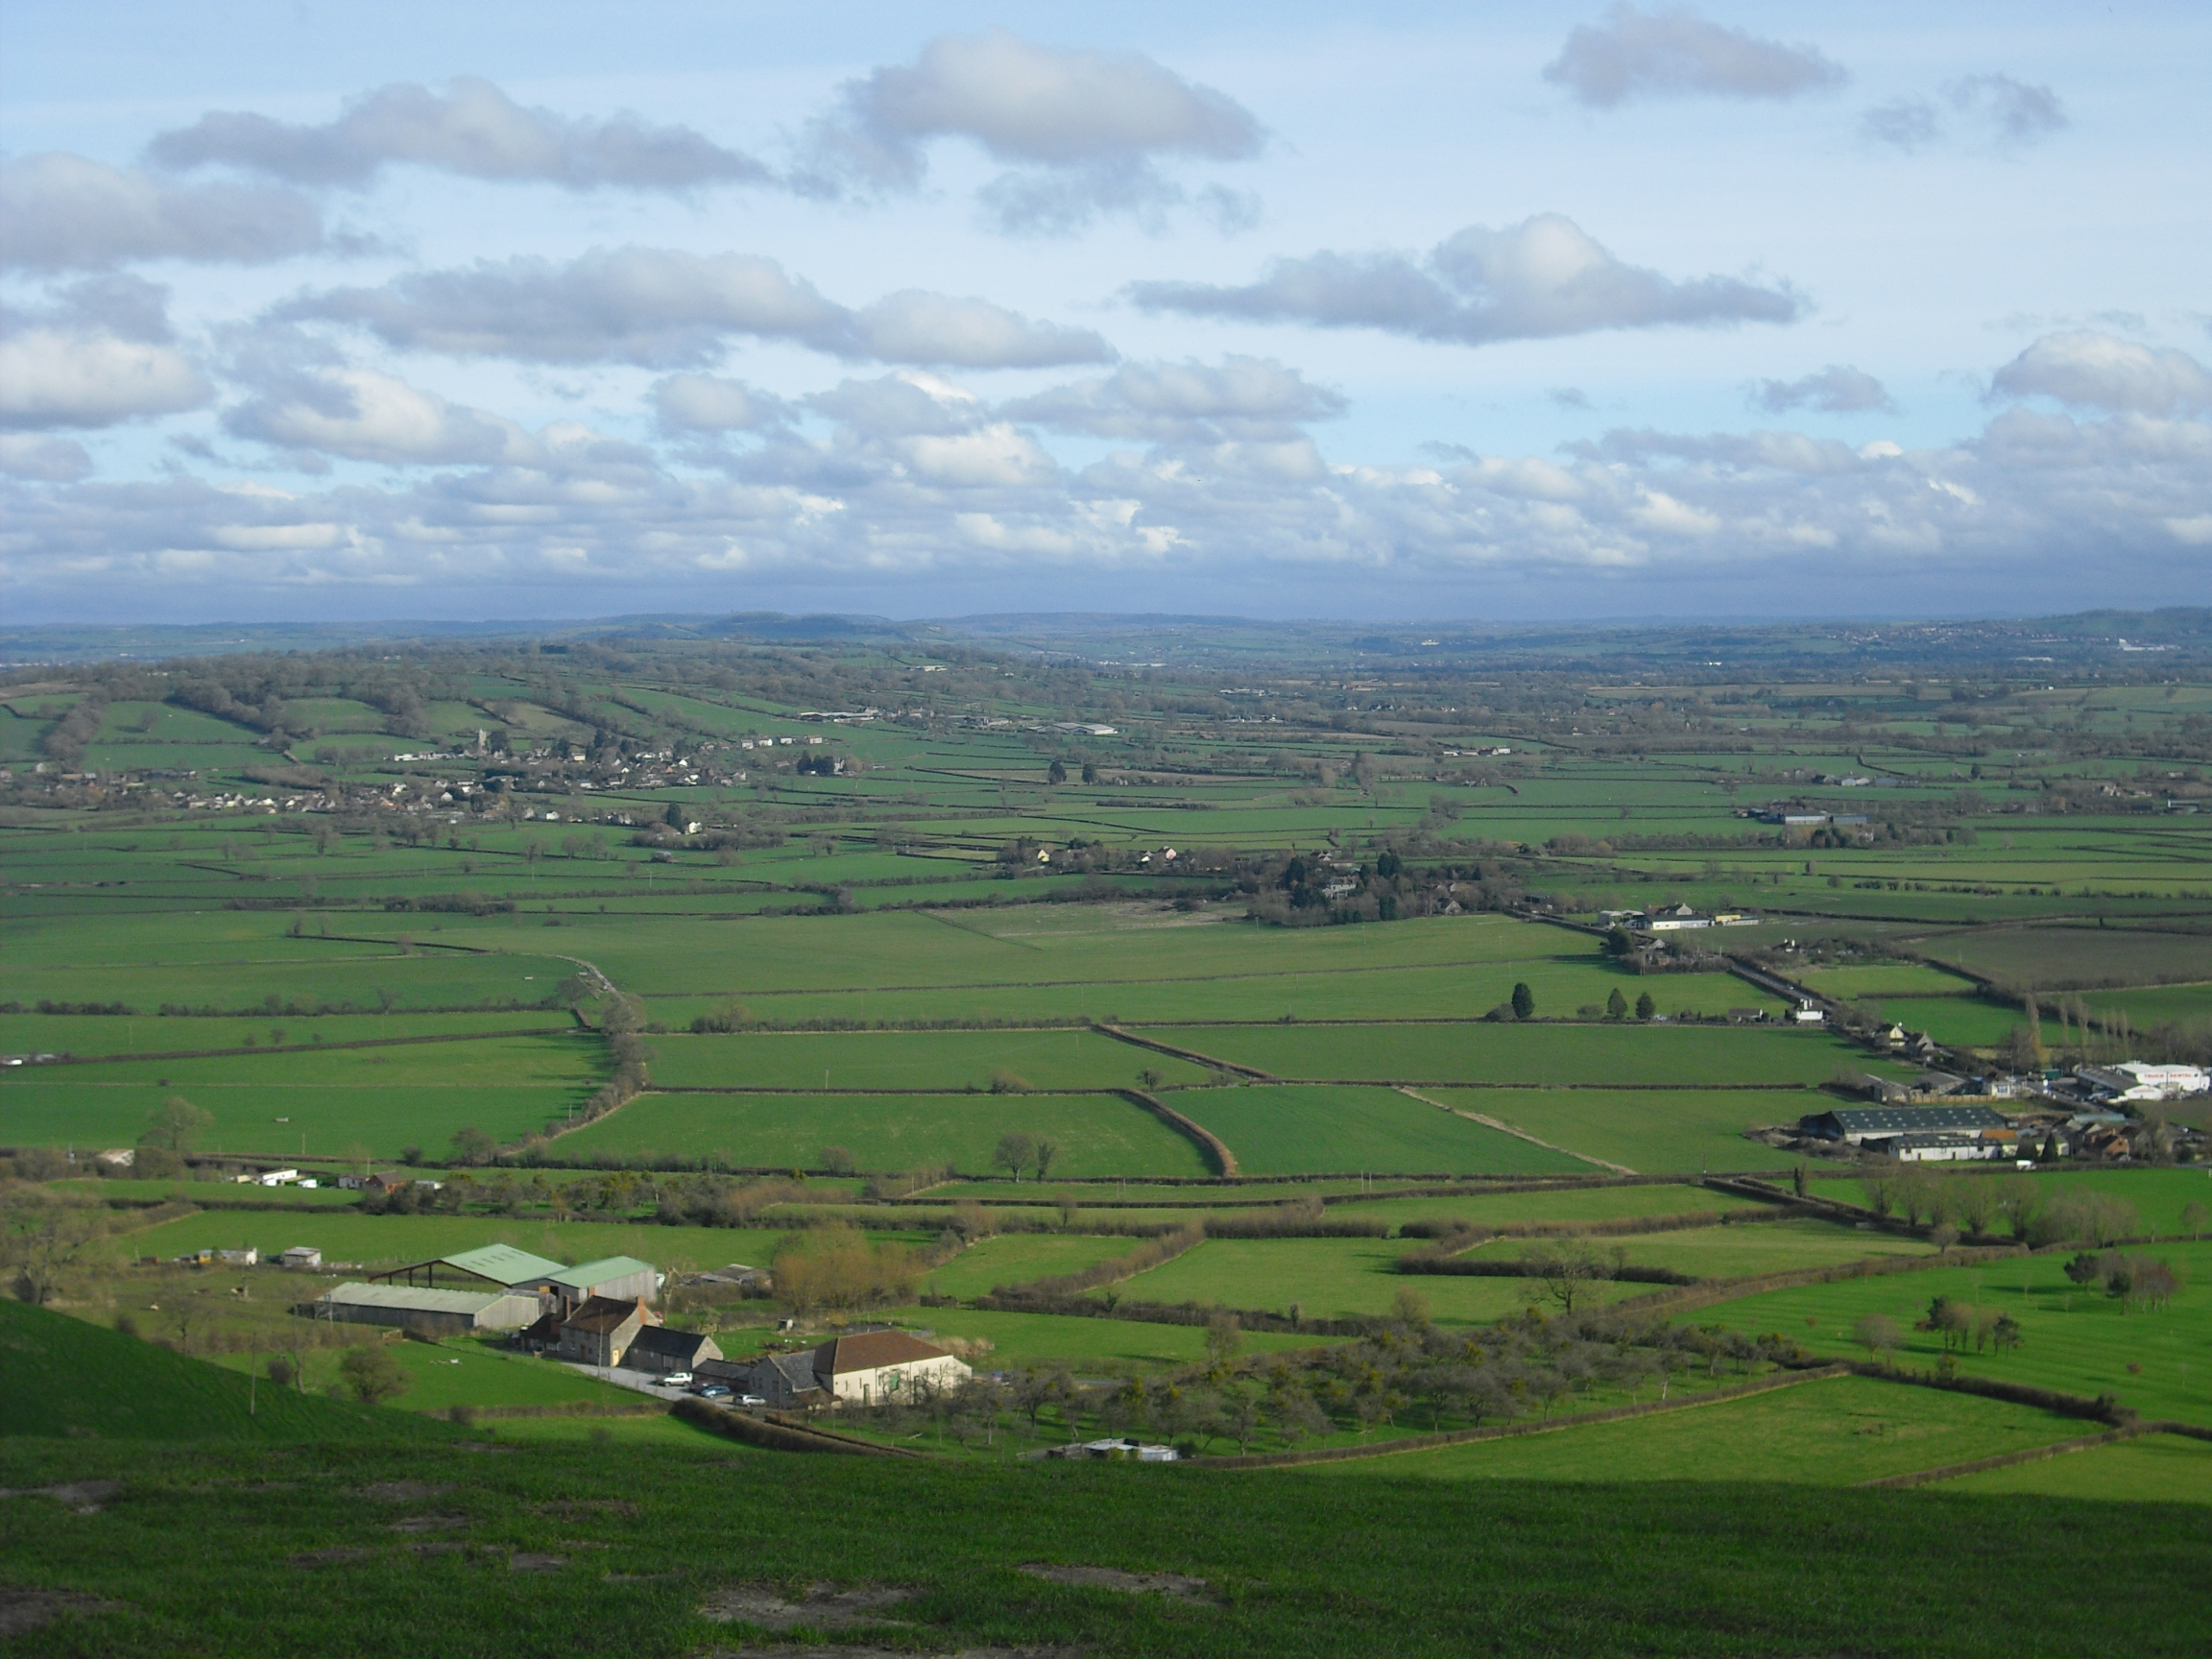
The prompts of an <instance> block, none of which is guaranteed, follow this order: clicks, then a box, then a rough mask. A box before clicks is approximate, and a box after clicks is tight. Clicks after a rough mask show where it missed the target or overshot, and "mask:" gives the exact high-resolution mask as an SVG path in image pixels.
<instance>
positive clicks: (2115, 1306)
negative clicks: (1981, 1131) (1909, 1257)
mask: <svg viewBox="0 0 2212 1659" xmlns="http://www.w3.org/2000/svg"><path fill="white" fill-rule="evenodd" d="M2141 1253H2142V1254H2145V1255H2150V1256H2153V1257H2163V1258H2165V1259H2167V1260H2169V1261H2171V1262H2175V1263H2176V1265H2177V1266H2179V1267H2180V1268H2181V1269H2182V1271H2183V1272H2184V1273H2185V1275H2186V1276H2187V1278H2188V1280H2189V1285H2188V1287H2187V1288H2186V1289H2184V1290H2183V1291H2182V1292H2181V1293H2180V1294H2179V1295H2178V1296H2176V1298H2175V1299H2174V1301H2173V1304H2172V1305H2171V1306H2170V1307H2169V1308H2167V1309H2165V1310H2157V1311H2141V1312H2129V1311H2128V1310H2126V1308H2125V1307H2124V1305H2123V1304H2122V1303H2120V1302H2118V1301H2115V1300H2113V1299H2111V1298H2109V1297H2107V1296H2105V1295H2104V1294H2103V1293H2102V1292H2100V1291H2098V1290H2095V1289H2087V1290H2084V1289H2080V1288H2077V1287H2076V1286H2073V1285H2072V1284H2070V1283H2068V1281H2067V1279H2066V1277H2065V1274H2064V1273H2063V1272H2062V1271H2061V1269H2062V1268H2063V1266H2064V1264H2065V1262H2066V1257H2065V1256H2064V1255H2063V1254H2053V1255H2043V1256H2032V1257H2025V1258H2022V1259H2020V1260H2018V1261H2016V1262H2001V1263H1998V1264H1996V1265H1993V1266H1986V1267H1948V1268H1945V1267H1936V1268H1929V1269H1927V1270H1926V1271H1923V1272H1916V1273H1906V1274H1898V1275H1893V1276H1889V1277H1885V1278H1873V1279H1853V1280H1843V1281H1840V1282H1838V1283H1836V1284H1830V1285H1815V1286H1805V1287H1804V1288H1802V1289H1795V1290H1771V1291H1767V1292H1766V1293H1765V1294H1763V1295H1757V1296H1746V1297H1743V1298H1742V1299H1740V1300H1737V1301H1732V1302H1723V1303H1720V1304H1719V1305H1717V1306H1715V1307H1711V1308H1707V1309H1704V1310H1701V1311H1699V1312H1697V1313H1695V1314H1691V1315H1687V1316H1686V1317H1688V1318H1690V1319H1691V1320H1693V1321H1694V1322H1695V1323H1697V1324H1708V1323H1711V1322H1713V1321H1716V1320H1718V1321H1720V1322H1721V1323H1724V1324H1726V1325H1727V1326H1729V1327H1730V1328H1732V1329H1734V1330H1738V1331H1747V1332H1759V1331H1787V1332H1789V1333H1790V1334H1791V1335H1793V1336H1795V1337H1796V1338H1797V1339H1798V1340H1799V1341H1800V1342H1802V1343H1803V1344H1804V1345H1805V1346H1806V1347H1807V1348H1808V1349H1811V1350H1813V1351H1814V1352H1815V1353H1820V1354H1828V1355H1834V1356H1837V1357H1839V1358H1842V1357H1851V1358H1864V1353H1863V1350H1860V1349H1858V1348H1856V1347H1855V1346H1854V1343H1853V1338H1852V1331H1853V1329H1854V1327H1855V1326H1856V1324H1857V1322H1858V1321H1859V1319H1860V1318H1861V1317H1862V1316H1863V1315H1864V1314H1869V1313H1878V1314H1881V1315H1884V1316H1885V1317H1887V1318H1888V1319H1890V1320H1891V1321H1892V1322H1893V1323H1894V1324H1895V1325H1896V1326H1897V1328H1898V1330H1899V1332H1900V1333H1901V1334H1902V1335H1903V1338H1904V1343H1903V1347H1902V1348H1901V1349H1900V1350H1899V1359H1900V1361H1901V1362H1903V1363H1905V1364H1909V1365H1911V1366H1914V1367H1916V1368H1918V1369H1921V1370H1927V1369H1929V1368H1930V1367H1932V1366H1933V1365H1934V1364H1935V1363H1936V1360H1937V1358H1938V1357H1939V1355H1940V1351H1941V1350H1940V1344H1939V1341H1938V1339H1937V1337H1936V1335H1935V1334H1932V1333H1929V1332H1921V1331H1915V1330H1914V1329H1913V1326H1914V1325H1915V1324H1916V1323H1918V1322H1919V1321H1920V1320H1921V1319H1923V1318H1924V1317H1925V1316H1926V1313H1927V1310H1928V1304H1929V1302H1930V1300H1931V1299H1932V1298H1934V1297H1936V1296H1938V1295H1941V1296H1948V1297H1950V1298H1952V1299H1953V1300H1954V1301H1962V1302H1965V1303H1967V1304H1969V1305H1970V1306H1973V1307H1976V1308H1985V1309H1989V1310H1993V1311H1996V1312H2003V1313H2008V1314H2010V1315H2011V1316H2012V1317H2013V1319H2015V1320H2016V1321H2017V1322H2018V1324H2019V1326H2020V1330H2021V1337H2022V1340H2021V1345H2020V1346H2019V1347H2018V1348H2017V1349H2015V1350H2013V1351H2012V1352H2011V1353H2009V1354H1999V1353H1996V1352H1994V1351H1989V1352H1984V1353H1969V1354H1967V1355H1966V1356H1965V1357H1964V1358H1963V1359H1961V1361H1960V1367H1961V1369H1962V1370H1964V1371H1965V1372H1967V1373H1969V1374H1971V1375H1973V1376H1978V1377H1993V1378H1996V1379H1998V1380H1999V1381H2003V1382H2015V1383H2032V1384H2033V1385H2034V1386H2036V1387H2039V1388H2056V1389H2059V1390H2061V1391H2063V1392H2066V1393H2069V1394H2078V1395H2083V1396H2092V1397H2093V1396H2096V1395H2099V1394H2106V1393H2109V1394H2112V1395H2114V1396H2116V1397H2117V1398H2118V1399H2119V1401H2120V1403H2121V1404H2122V1405H2124V1406H2128V1407H2132V1408H2134V1409H2135V1410H2137V1411H2140V1412H2142V1413H2143V1414H2144V1415H2145V1416H2150V1417H2174V1418H2178V1419H2180V1420H2181V1421H2183V1422H2190V1423H2205V1424H2212V1286H2207V1284H2206V1282H2205V1280H2206V1274H2207V1272H2212V1242H2206V1243H2202V1244H2160V1245H2156V1246H2153V1247H2151V1248H2149V1249H2147V1250H2144V1251H2142V1252H2141Z"/></svg>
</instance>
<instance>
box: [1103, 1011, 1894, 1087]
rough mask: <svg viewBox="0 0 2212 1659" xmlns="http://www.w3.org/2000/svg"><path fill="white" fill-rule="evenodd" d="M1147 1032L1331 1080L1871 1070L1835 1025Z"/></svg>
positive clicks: (1734, 1078)
mask: <svg viewBox="0 0 2212 1659" xmlns="http://www.w3.org/2000/svg"><path fill="white" fill-rule="evenodd" d="M1144 1035H1146V1036H1147V1037H1154V1038H1157V1039H1159V1040H1160V1041H1161V1042H1164V1043H1170V1044H1173V1045H1174V1046H1177V1047H1179V1048H1187V1049H1190V1050H1192V1051H1194V1052H1196V1053H1200V1054H1205V1055H1210V1056H1213V1057H1215V1058H1218V1059H1222V1060H1228V1061H1231V1062H1233V1063H1234V1064H1236V1065H1238V1066H1250V1067H1253V1068H1255V1069H1257V1070H1262V1071H1265V1072H1268V1073H1270V1074H1272V1075H1274V1076H1277V1077H1311V1078H1321V1079H1326V1080H1330V1081H1344V1080H1347V1079H1361V1080H1364V1079H1369V1078H1372V1079H1374V1080H1376V1081H1378V1082H1390V1083H1453V1082H1459V1083H1493V1084H1505V1085H1510V1084H1528V1085H1551V1086H1557V1085H1561V1084H1583V1085H1591V1086H1596V1087H1602V1086H1605V1085H1608V1084H1610V1085H1613V1086H1616V1087H1618V1086H1619V1085H1621V1084H1623V1083H1634V1084H1643V1085H1647V1086H1650V1085H1669V1086H1676V1087H1691V1086H1695V1085H1696V1084H1699V1083H1743V1084H1766V1085H1771V1086H1777V1087H1789V1086H1791V1085H1797V1084H1818V1083H1825V1082H1826V1081H1828V1079H1829V1078H1830V1077H1832V1076H1834V1075H1835V1073H1836V1071H1837V1070H1838V1069H1839V1068H1840V1067H1843V1066H1845V1065H1847V1064H1848V1065H1857V1066H1861V1067H1863V1068H1866V1067H1868V1063H1867V1062H1865V1061H1864V1060H1863V1059H1861V1058H1860V1057H1859V1056H1858V1055H1857V1054H1856V1052H1855V1051H1854V1050H1852V1049H1850V1048H1848V1047H1846V1046H1843V1045H1842V1044H1840V1043H1839V1042H1838V1041H1836V1039H1834V1038H1832V1037H1830V1036H1828V1035H1827V1034H1826V1033H1825V1032H1818V1031H1790V1030H1777V1029H1774V1028H1772V1027H1762V1026H1719V1027H1715V1026H1697V1025H1649V1026H1647V1025H1636V1024H1633V1023H1631V1024H1627V1025H1608V1024H1596V1025H1545V1024H1542V1023H1537V1024H1533V1025H1512V1024H1504V1025H1492V1024H1483V1023H1476V1024H1470V1025H1443V1026H1439V1025H1365V1026H1204V1025H1198V1026H1187V1027H1176V1026H1151V1027H1147V1028H1146V1029H1145V1032H1144ZM1870 1069H1872V1070H1885V1071H1886V1070H1887V1067H1886V1066H1884V1065H1883V1064H1881V1063H1879V1062H1876V1063H1873V1064H1872V1065H1871V1067H1870Z"/></svg>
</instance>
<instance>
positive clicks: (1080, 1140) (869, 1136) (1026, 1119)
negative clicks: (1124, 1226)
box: [552, 1093, 1210, 1178]
mask: <svg viewBox="0 0 2212 1659" xmlns="http://www.w3.org/2000/svg"><path fill="white" fill-rule="evenodd" d="M1010 1134H1021V1135H1028V1136H1032V1137H1037V1136H1043V1137H1045V1138H1047V1139H1049V1140H1050V1141H1052V1142H1054V1144H1055V1145H1056V1146H1057V1147H1058V1149H1059V1150H1058V1155H1057V1157H1055V1159H1054V1160H1053V1163H1052V1166H1051V1168H1050V1169H1049V1170H1048V1171H1047V1174H1049V1175H1055V1176H1060V1177H1063V1178H1074V1177H1084V1176H1091V1177H1097V1176H1110V1175H1136V1176H1145V1175H1180V1176H1203V1175H1206V1174H1208V1173H1210V1170H1209V1166H1207V1164H1206V1161H1205V1159H1204V1157H1203V1156H1202V1155H1201V1154H1200V1152H1199V1149H1198V1147H1197V1146H1196V1145H1195V1144H1194V1143H1192V1142H1190V1140H1188V1139H1187V1138H1186V1137H1184V1136H1183V1135H1181V1134H1179V1133H1177V1132H1176V1131H1175V1130H1173V1129H1171V1128H1169V1127H1168V1126H1167V1125H1166V1124H1165V1123H1163V1122H1162V1121H1161V1120H1160V1119H1159V1118H1155V1117H1153V1116H1152V1115H1151V1114H1150V1113H1148V1112H1146V1111H1145V1110H1144V1109H1143V1108H1142V1107H1141V1106H1135V1105H1132V1104H1131V1103H1130V1102H1129V1101H1127V1100H1124V1099H1121V1098H1120V1097H1119V1096H1118V1095H1113V1094H924V1095H909V1094H896V1093H885V1094H645V1095H641V1096H639V1097H638V1098H637V1099H636V1100H633V1101H631V1102H630V1104H629V1105H627V1106H625V1107H623V1108H622V1110H621V1111H619V1112H616V1113H614V1114H613V1116H612V1117H608V1118H600V1119H598V1120H597V1121H596V1122H593V1123H589V1124H587V1125H586V1126H585V1127H583V1128H581V1129H578V1130H576V1131H574V1132H573V1133H570V1134H567V1135H564V1136H562V1137H561V1138H560V1139H559V1140H557V1141H555V1142H553V1148H552V1149H553V1151H554V1152H555V1153H556V1154H557V1155H558V1156H560V1157H563V1158H566V1159H573V1160H594V1159H596V1158H598V1157H600V1156H601V1155H608V1156H611V1157H613V1158H615V1159H617V1160H622V1161H629V1162H635V1163H639V1164H644V1165H648V1166H649V1165H651V1164H652V1163H653V1162H654V1161H656V1160H657V1159H660V1158H662V1157H669V1156H674V1157H683V1158H698V1157H702V1156H705V1157H709V1158H711V1159H712V1160H713V1161H714V1162H716V1163H717V1164H721V1165H726V1166H736V1167H740V1168H748V1167H750V1168H780V1169H816V1168H821V1167H823V1158H822V1153H823V1149H824V1148H825V1147H839V1148H842V1149H843V1150H845V1151H847V1152H850V1153H851V1154H852V1155H853V1157H854V1161H855V1162H856V1164H857V1165H858V1166H859V1167H860V1168H863V1169H917V1168H922V1167H925V1166H931V1165H940V1164H943V1165H950V1166H952V1167H953V1168H955V1169H959V1170H962V1171H964V1172H966V1173H969V1174H974V1175H987V1174H989V1173H990V1172H991V1171H992V1168H993V1166H994V1158H995V1155H996V1152H997V1148H998V1142H999V1140H1000V1139H1001V1138H1002V1137H1004V1136H1006V1135H1010Z"/></svg>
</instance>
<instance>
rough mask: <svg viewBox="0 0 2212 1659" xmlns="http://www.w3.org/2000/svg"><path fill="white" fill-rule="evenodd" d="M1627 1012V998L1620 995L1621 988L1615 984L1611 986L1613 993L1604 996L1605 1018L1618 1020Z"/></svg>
mask: <svg viewBox="0 0 2212 1659" xmlns="http://www.w3.org/2000/svg"><path fill="white" fill-rule="evenodd" d="M1627 1012H1628V998H1625V997H1623V996H1622V995H1621V988H1620V987H1619V986H1618V985H1616V986H1615V987H1614V988H1613V995H1612V996H1610V997H1608V998H1605V1018H1606V1019H1608V1020H1618V1019H1620V1018H1622V1017H1623V1015H1625V1014H1626V1013H1627Z"/></svg>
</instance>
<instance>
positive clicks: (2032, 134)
mask: <svg viewBox="0 0 2212 1659" xmlns="http://www.w3.org/2000/svg"><path fill="white" fill-rule="evenodd" d="M1944 95H1945V96H1946V97H1947V98H1949V99H1950V101H1951V108H1954V109H1956V110H1958V111H1959V112H1960V114H1962V115H1965V116H1968V117H1970V118H1972V119H1974V120H1978V121H1980V122H1982V123H1983V124H1984V126H1986V127H1987V128H1988V129H1989V130H1990V132H1992V134H1993V135H1994V136H1995V137H1996V138H1998V139H1999V140H2000V141H2001V142H2004V143H2009V144H2026V143H2029V142H2032V140H2034V139H2037V138H2043V137H2047V136H2049V135H2050V134H2051V133H2053V132H2059V131H2061V130H2062V129H2064V128H2065V127H2066V126H2067V125H2068V124H2069V123H2068V121H2067V117H2066V108H2065V106H2064V105H2062V104H2061V103H2060V102H2059V101H2058V94H2057V93H2056V92H2054V91H2053V90H2052V89H2051V88H2050V87H2048V86H2030V85H2027V84H2024V83H2022V82H2019V81H2015V80H2013V79H2012V77H2011V76H2009V75H1970V76H1968V77H1967V78H1966V79H1965V80H1963V81H1955V82H1953V83H1952V84H1950V85H1949V86H1947V87H1945V88H1944Z"/></svg>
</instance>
